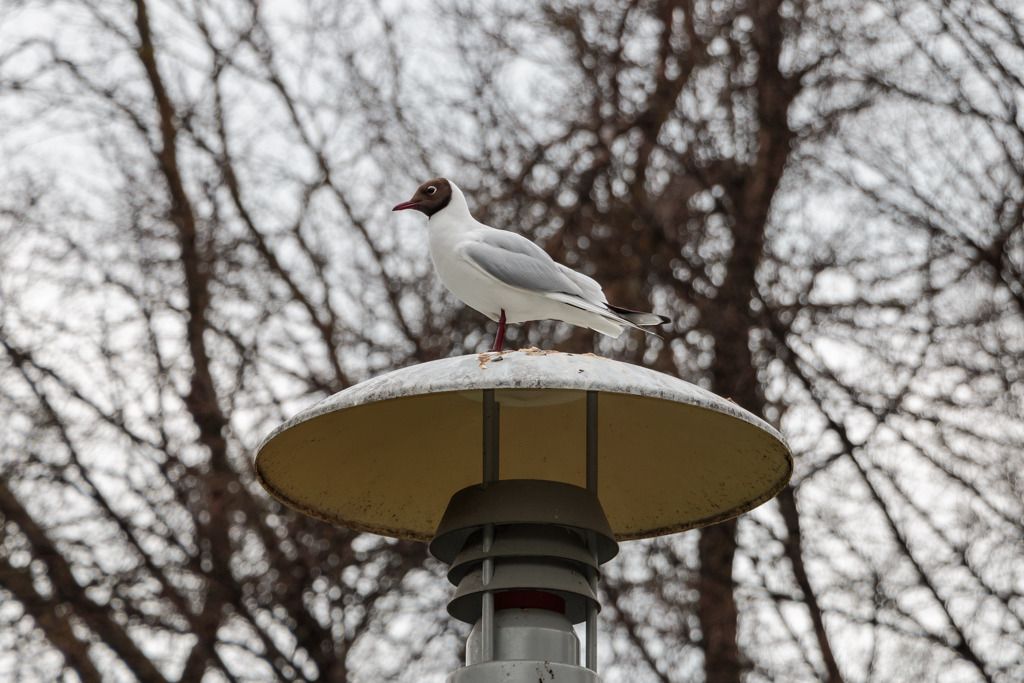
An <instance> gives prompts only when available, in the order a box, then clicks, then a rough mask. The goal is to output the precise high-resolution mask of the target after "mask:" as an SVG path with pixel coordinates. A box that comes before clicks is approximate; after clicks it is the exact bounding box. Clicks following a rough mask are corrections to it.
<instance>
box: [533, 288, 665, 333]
mask: <svg viewBox="0 0 1024 683" xmlns="http://www.w3.org/2000/svg"><path fill="white" fill-rule="evenodd" d="M547 296H549V297H550V298H552V299H555V300H556V301H560V302H562V303H564V304H568V305H569V306H572V307H573V308H577V309H579V310H581V311H586V312H587V313H593V314H595V315H596V316H599V318H597V319H596V320H595V319H593V318H592V319H591V321H590V322H587V323H585V325H586V326H587V327H589V328H590V329H592V330H596V331H597V332H600V333H602V334H606V335H608V336H609V337H618V336H619V335H620V334H622V328H623V327H632V328H633V329H635V330H640V331H641V332H645V333H647V334H652V335H654V336H656V337H657V336H659V335H658V334H657V333H655V332H652V331H651V330H648V329H646V328H645V327H641V326H642V325H660V324H662V323H666V322H668V321H669V319H668V318H666V317H664V316H660V315H655V314H654V313H642V312H640V311H631V310H629V309H628V308H619V307H617V306H612V305H610V304H608V303H605V302H601V303H600V304H595V303H593V302H591V301H587V300H586V299H581V298H579V297H577V296H573V295H570V294H562V293H552V294H548V295H547ZM576 324H578V323H576Z"/></svg>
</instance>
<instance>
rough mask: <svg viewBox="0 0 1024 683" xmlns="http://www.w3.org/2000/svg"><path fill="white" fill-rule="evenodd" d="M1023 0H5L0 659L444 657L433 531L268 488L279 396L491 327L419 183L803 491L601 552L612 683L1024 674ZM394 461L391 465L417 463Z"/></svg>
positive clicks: (284, 668)
mask: <svg viewBox="0 0 1024 683" xmlns="http://www.w3.org/2000/svg"><path fill="white" fill-rule="evenodd" d="M1022 107H1024V7H1022V6H1021V4H1020V3H1019V2H1016V0H877V1H868V2H859V1H858V2H854V1H852V0H781V1H780V0H711V1H707V0H680V1H671V0H663V1H651V0H648V1H642V2H627V1H626V0H620V1H613V0H595V1H593V2H571V1H569V0H565V1H552V2H530V3H505V2H499V1H498V0H484V1H478V2H469V1H460V0H453V1H447V0H446V1H442V2H437V3H421V2H412V1H408V2H401V1H399V0H395V1H393V2H380V3H377V2H371V1H368V0H365V1H364V0H350V1H346V2H337V1H336V0H302V1H287V2H286V1H284V0H278V1H273V0H263V1H261V2H257V1H255V0H251V1H249V2H243V1H240V0H238V1H235V0H134V1H131V2H129V1H124V0H77V1H71V0H68V1H49V0H0V596H2V598H0V679H3V680H5V681H53V680H62V681H76V680H81V681H131V680H140V681H165V680H166V681H179V680H180V681H200V680H202V681H239V682H242V681H278V680H280V681H293V680H299V681H304V680H322V681H333V682H340V681H352V682H369V681H400V682H420V681H430V682H434V681H436V682H440V681H443V680H444V675H445V674H446V673H447V672H448V671H450V670H452V669H454V668H455V667H456V666H457V665H458V661H459V658H460V657H461V656H462V652H461V650H460V648H461V643H462V638H463V637H464V635H465V633H464V630H463V629H461V628H460V627H459V625H458V624H455V623H452V622H449V621H448V619H447V617H446V615H445V614H444V609H443V605H444V602H445V599H446V597H447V585H446V584H445V583H444V582H443V581H442V580H440V578H439V577H440V568H439V566H438V565H437V564H436V563H434V562H432V561H430V560H429V559H428V558H427V557H426V554H425V550H424V548H423V547H422V546H420V545H417V544H407V543H397V542H394V541H390V540H387V539H382V538H379V537H374V536H369V535H359V534H355V533H350V532H348V531H346V530H343V529H334V528H330V527H328V526H326V525H324V524H321V523H318V522H314V521H311V520H309V519H307V518H304V517H301V516H297V515H295V514H293V513H292V512H290V511H289V510H287V509H284V508H282V507H281V506H280V505H278V504H277V503H275V502H274V501H272V500H270V499H268V497H267V496H266V495H265V494H264V492H263V491H262V489H261V488H260V486H259V485H258V484H257V483H256V482H255V481H254V477H253V471H252V466H251V459H252V456H253V449H254V447H255V445H256V444H258V443H259V440H260V439H261V438H262V437H263V436H264V435H265V434H266V433H267V432H268V431H269V430H270V429H271V428H272V427H273V426H274V425H276V424H277V423H278V422H280V421H281V420H283V419H284V418H286V417H288V416H289V415H291V414H293V413H294V412H295V411H297V410H299V409H300V408H303V407H305V406H308V405H310V404H312V403H313V402H315V401H317V400H319V399H321V398H323V397H325V396H327V395H329V394H331V393H333V392H336V391H339V390H341V389H344V388H345V387H347V386H350V385H351V384H353V383H355V382H359V381H361V380H363V379H366V378H368V377H371V376H373V375H376V374H379V373H382V372H384V371H387V370H389V369H393V368H397V367H401V366H405V365H410V364H413V363H420V362H423V361H427V360H431V359H435V358H440V357H445V356H451V355H457V354H463V353H472V352H476V351H482V350H485V349H486V348H487V347H488V346H489V344H490V341H491V335H492V334H493V324H492V323H489V322H487V321H486V320H485V319H484V318H483V316H481V315H479V314H477V313H476V312H474V311H472V310H469V309H467V308H465V307H463V306H462V305H461V304H459V303H458V302H457V301H455V300H454V299H453V298H452V297H451V296H450V295H449V294H447V292H445V291H444V290H443V288H442V287H441V285H440V284H439V282H438V280H437V279H436V277H435V276H434V274H433V270H432V267H431V265H430V262H429V258H428V255H427V252H426V243H425V236H426V228H425V226H424V221H423V220H422V217H421V216H419V215H415V216H413V215H404V214H403V215H397V214H392V213H390V207H391V206H393V205H394V204H395V203H397V202H399V201H402V200H405V199H406V198H408V197H409V196H410V195H411V194H412V191H413V190H414V189H415V187H416V186H417V185H418V184H419V183H420V182H421V181H422V180H424V179H426V178H429V177H432V176H436V175H445V176H448V177H450V178H452V179H453V180H454V181H455V182H457V183H459V184H460V185H461V187H462V188H463V189H464V190H465V191H466V194H467V196H468V198H469V202H470V205H471V208H472V210H473V211H474V213H475V215H476V217H477V218H478V219H480V220H482V221H484V222H486V223H488V224H491V225H494V226H497V227H501V228H506V229H510V230H514V231H518V232H521V233H523V234H526V235H528V236H530V237H531V238H533V239H535V240H537V241H538V242H539V243H540V244H541V245H543V247H544V248H545V249H547V250H548V252H549V253H550V254H551V255H552V256H553V257H555V258H556V259H559V260H561V261H562V262H564V263H566V264H567V265H570V266H572V267H574V268H577V269H580V270H582V271H584V272H586V273H588V274H589V275H592V276H593V277H595V278H597V279H598V280H599V281H601V282H602V283H603V284H605V287H606V292H607V293H608V296H609V298H610V299H611V300H612V301H614V302H617V303H619V304H620V305H623V306H629V307H632V308H639V309H643V310H649V309H650V308H654V309H655V310H656V311H658V312H659V313H663V314H667V315H670V316H672V318H673V324H672V325H671V326H666V327H665V328H663V330H662V334H663V336H662V338H660V339H659V338H654V337H646V338H645V336H643V335H640V334H636V333H630V334H627V335H624V336H623V337H622V338H621V339H619V340H609V339H607V338H597V337H596V336H595V335H594V334H593V333H591V332H589V331H585V330H578V329H575V328H569V327H568V326H565V325H561V324H552V323H534V324H529V325H523V326H516V327H514V328H512V329H511V331H510V339H509V345H510V346H511V347H512V348H517V347H520V346H527V345H538V346H542V347H545V348H558V349H562V350H567V351H595V352H597V353H600V354H603V355H607V356H610V357H614V358H619V359H623V360H627V361H630V362H634V363H640V364H643V365H646V366H649V367H652V368H655V369H657V370H660V371H663V372H668V373H671V374H674V375H677V376H679V377H682V378H683V379H686V380H688V381H690V382H695V383H697V384H700V385H702V386H705V387H707V388H709V389H711V390H713V391H715V392H717V393H719V394H722V395H724V396H728V397H730V398H732V399H733V400H734V401H736V402H737V403H739V404H741V405H742V406H744V407H745V408H747V409H749V410H751V411H753V412H755V413H757V414H760V415H764V416H765V417H766V419H768V420H769V421H770V422H772V423H773V424H775V425H776V426H778V427H779V428H780V429H781V430H782V431H783V432H784V433H785V434H786V436H787V437H788V439H789V440H790V443H791V445H792V447H793V449H794V452H795V454H796V457H797V461H796V462H797V465H796V472H795V475H794V478H793V481H792V485H791V486H790V487H789V488H787V489H786V490H785V491H784V492H783V493H782V494H781V495H780V496H779V497H778V499H777V500H775V501H772V502H771V503H769V504H766V505H765V506H763V507H762V508H760V509H758V510H757V511H755V512H753V513H752V514H749V515H746V516H744V517H743V518H742V519H740V520H738V521H732V522H728V523H725V524H721V525H718V526H715V527H712V528H709V529H707V530H704V531H701V532H697V531H694V532H689V533H685V534H680V535H675V536H671V537H665V538H661V539H657V540H653V541H649V542H635V543H629V544H627V545H626V546H625V548H624V552H623V554H622V555H621V556H620V557H619V558H618V559H617V560H616V561H615V562H613V563H612V564H611V565H609V567H608V571H609V573H608V575H607V577H606V581H605V582H604V584H603V590H604V597H605V601H606V602H605V604H606V607H605V611H604V612H603V614H602V628H603V631H604V637H605V644H604V645H603V649H602V652H601V654H602V666H603V675H604V677H605V680H606V681H607V682H608V683H617V682H618V683H622V682H639V683H646V682H655V683H657V682H663V683H670V682H671V683H677V682H679V683H682V682H684V681H685V682H691V681H708V682H719V681H722V682H738V681H744V682H745V683H754V682H769V681H786V682H788V681H828V682H830V683H836V682H840V681H848V682H850V683H853V682H862V681H863V682H869V681H945V682H961V681H964V682H973V681H1000V682H1007V683H1010V682H1013V681H1021V680H1024V503H1022V499H1024V474H1022V473H1024V415H1022V406H1024V382H1022V381H1021V374H1022V372H1024V280H1022V276H1024V113H1022ZM410 457H415V456H414V454H410Z"/></svg>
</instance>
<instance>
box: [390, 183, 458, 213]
mask: <svg viewBox="0 0 1024 683" xmlns="http://www.w3.org/2000/svg"><path fill="white" fill-rule="evenodd" d="M451 200H452V184H451V183H449V182H448V180H447V179H445V178H432V179H430V180H428V181H427V182H425V183H423V184H422V185H420V186H419V187H418V188H416V194H414V195H413V196H412V199H410V200H409V201H407V202H402V203H401V204H396V205H395V208H393V209H391V210H392V211H404V210H405V209H416V210H417V211H422V212H423V213H425V214H426V215H427V216H428V217H429V216H433V215H434V214H435V213H437V212H438V211H440V210H441V209H443V208H444V207H446V206H448V202H450V201H451Z"/></svg>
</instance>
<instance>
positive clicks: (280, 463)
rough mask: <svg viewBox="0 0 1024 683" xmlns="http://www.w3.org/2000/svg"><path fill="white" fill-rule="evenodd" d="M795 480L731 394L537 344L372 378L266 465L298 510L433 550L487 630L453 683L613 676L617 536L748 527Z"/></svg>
mask: <svg viewBox="0 0 1024 683" xmlns="http://www.w3.org/2000/svg"><path fill="white" fill-rule="evenodd" d="M792 467H793V462H792V456H791V455H790V453H789V450H788V448H787V447H786V444H785V442H784V441H783V439H782V437H781V436H780V435H779V434H778V432H776V431H775V430H774V429H772V428H771V427H770V426H769V425H768V424H766V423H765V422H763V421H762V420H760V419H759V418H757V417H755V416H754V415H752V414H750V413H749V412H747V411H745V410H743V409H742V408H740V407H739V406H737V405H736V404H734V403H732V402H731V401H729V400H727V399H723V398H721V397H719V396H716V395H714V394H712V393H710V392H709V391H706V390H705V389H702V388H700V387H697V386H695V385H693V384H689V383H687V382H684V381H682V380H680V379H677V378H675V377H671V376H669V375H666V374H663V373H659V372H655V371H653V370H649V369H647V368H643V367H640V366H636V365H630V364H627V363H621V362H618V361H613V360H609V359H607V358H601V357H599V356H595V355H592V354H582V355H580V354H568V353H558V352H551V351H539V350H536V349H529V350H523V351H512V352H505V353H500V354H499V353H485V354H479V355H468V356H459V357H456V358H447V359H444V360H438V361H433V362H430V363H424V364H421V365H416V366H412V367H408V368H403V369H401V370H396V371H394V372H390V373H387V374H385V375H381V376H380V377H376V378H374V379H371V380H368V381H365V382H362V383H360V384H358V385H355V386H353V387H350V388H348V389H346V390H344V391H342V392H339V393H338V394H335V395H334V396H331V397H330V398H327V399H325V400H324V401H321V402H320V403H319V404H317V405H315V406H313V407H311V408H309V409H307V410H304V411H303V412H301V413H299V414H298V415H296V416H295V417H294V418H292V419H291V420H289V421H288V422H286V423H285V424H284V425H282V426H281V427H279V428H278V429H276V430H275V431H274V432H273V433H272V434H271V435H270V436H269V437H268V438H267V439H266V440H265V441H264V442H263V444H262V445H261V446H260V448H259V450H258V452H257V456H256V471H257V474H258V476H259V478H260V481H261V482H262V483H263V485H264V486H265V487H266V488H267V490H268V491H269V492H270V493H271V494H272V495H274V496H275V497H276V498H278V499H279V500H281V501H282V502H283V503H285V504H286V505H289V506H291V507H293V508H295V509H297V510H300V511H302V512H304V513H306V514H309V515H312V516H314V517H317V518H319V519H323V520H326V521H328V522H331V523H334V524H338V525H340V526H345V527H349V528H353V529H357V530H360V531H369V532H373V533H377V534H382V535H385V536H392V537H395V538H401V539H411V540H418V541H428V542H429V543H430V546H429V548H430V552H431V553H432V554H433V555H434V556H435V557H436V558H438V559H439V560H441V561H442V562H445V563H446V564H447V565H448V566H449V572H448V579H449V580H450V581H451V582H452V584H454V585H455V586H456V589H455V595H454V597H453V598H452V600H451V601H450V602H449V604H448V612H449V613H450V614H451V615H452V616H453V617H455V618H456V619H459V620H462V621H465V622H467V623H470V624H473V629H472V631H471V632H470V636H469V642H468V644H467V648H466V653H467V654H466V660H467V661H466V666H465V667H463V668H460V669H458V670H457V671H456V672H455V673H453V674H451V676H449V678H448V681H449V683H485V682H487V683H489V682H497V681H502V682H503V683H527V682H528V683H537V681H542V682H543V681H561V682H563V683H593V682H595V681H598V680H599V678H598V676H597V673H596V670H597V612H598V610H599V609H600V603H599V601H598V593H597V580H598V578H599V572H600V566H601V564H603V563H604V562H607V561H608V560H610V559H611V558H612V557H614V556H615V554H616V553H617V552H618V545H617V541H622V540H629V539H638V538H647V537H651V536H658V535H662V534H668V533H673V532H677V531H683V530H686V529H693V528H696V527H700V526H705V525H708V524H713V523H715V522H719V521H722V520H725V519H729V518H731V517H735V516H736V515H738V514H741V513H743V512H746V511H747V510H750V509H752V508H754V507H756V506H758V505H760V504H761V503H763V502H764V501H766V500H768V499H770V498H771V497H773V496H774V495H775V494H777V493H778V492H779V490H781V489H782V487H783V486H785V484H786V482H787V481H788V480H789V476H790V474H791V472H792ZM579 623H585V624H586V652H585V655H584V656H583V657H582V660H583V661H582V663H581V653H580V644H579V640H578V639H577V637H576V634H575V631H574V629H573V626H574V625H575V624H579Z"/></svg>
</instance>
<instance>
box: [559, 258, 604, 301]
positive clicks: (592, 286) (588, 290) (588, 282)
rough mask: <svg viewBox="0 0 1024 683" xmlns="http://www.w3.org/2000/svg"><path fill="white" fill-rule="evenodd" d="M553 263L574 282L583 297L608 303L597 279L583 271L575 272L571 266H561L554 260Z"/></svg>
mask: <svg viewBox="0 0 1024 683" xmlns="http://www.w3.org/2000/svg"><path fill="white" fill-rule="evenodd" d="M555 265H556V266H558V267H559V269H561V271H562V273H564V274H565V276H566V277H567V278H569V279H570V280H572V281H573V282H574V283H576V286H577V287H579V288H580V291H582V292H583V298H584V299H586V300H587V301H590V302H592V303H595V304H604V303H608V301H607V299H605V296H604V290H603V289H601V284H600V283H599V282H598V281H597V280H595V279H594V278H592V277H589V276H587V275H584V274H583V273H577V272H576V271H575V270H573V269H572V268H569V267H568V266H563V265H562V264H561V263H557V262H556V263H555Z"/></svg>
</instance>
